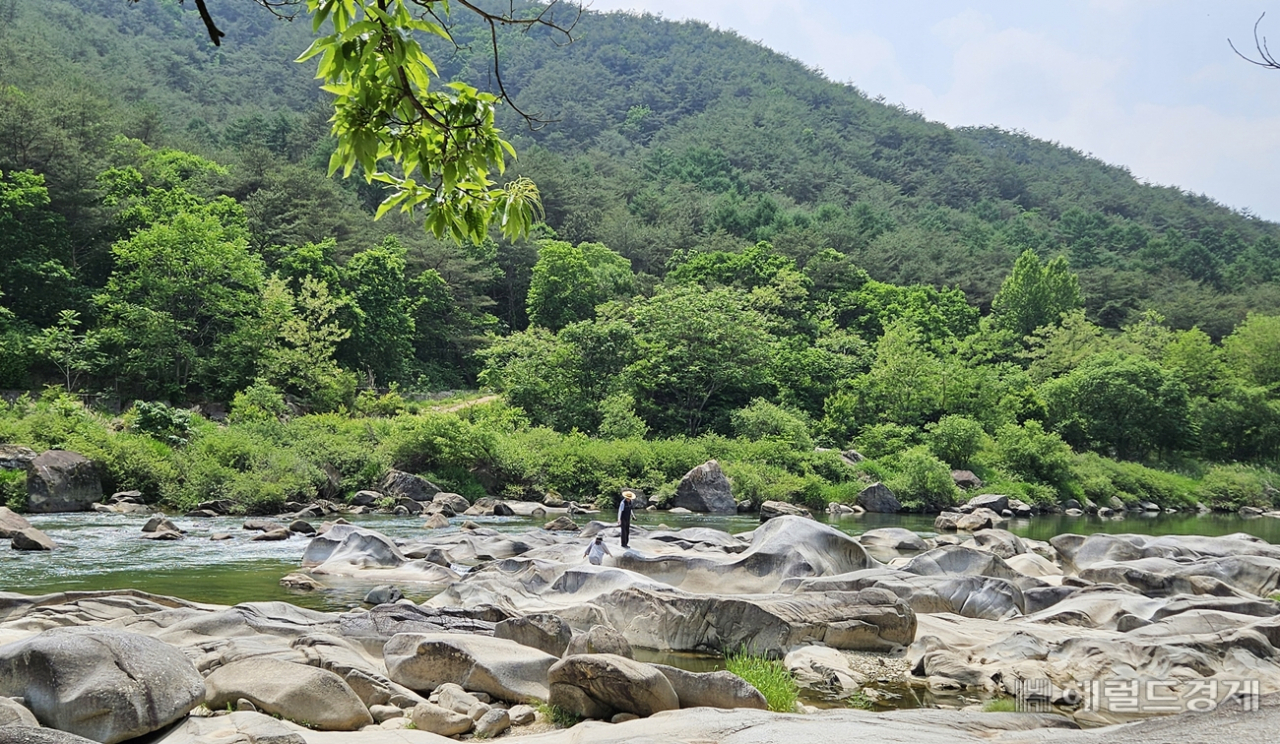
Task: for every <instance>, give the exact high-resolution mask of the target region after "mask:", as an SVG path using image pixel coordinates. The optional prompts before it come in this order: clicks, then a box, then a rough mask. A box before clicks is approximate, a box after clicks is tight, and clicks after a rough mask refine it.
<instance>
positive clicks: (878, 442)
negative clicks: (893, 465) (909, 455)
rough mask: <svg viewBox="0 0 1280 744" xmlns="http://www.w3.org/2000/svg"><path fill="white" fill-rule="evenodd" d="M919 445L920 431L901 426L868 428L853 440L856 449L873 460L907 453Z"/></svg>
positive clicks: (880, 425)
mask: <svg viewBox="0 0 1280 744" xmlns="http://www.w3.org/2000/svg"><path fill="white" fill-rule="evenodd" d="M919 443H920V430H919V429H916V428H914V427H911V426H901V425H899V424H876V425H874V426H868V427H866V428H865V429H863V430H862V432H861V433H860V434H858V436H857V437H855V438H854V440H853V446H854V449H856V450H858V453H859V454H861V455H862V456H863V457H869V458H871V459H872V460H878V459H880V458H881V457H887V456H890V455H896V454H898V453H899V452H905V451H907V450H908V449H911V448H912V447H914V446H915V445H917V444H919Z"/></svg>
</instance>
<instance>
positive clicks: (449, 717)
mask: <svg viewBox="0 0 1280 744" xmlns="http://www.w3.org/2000/svg"><path fill="white" fill-rule="evenodd" d="M409 720H411V721H413V727H414V728H416V729H418V730H419V731H426V732H427V733H429V734H436V735H437V736H458V735H460V734H465V733H467V732H468V731H470V730H471V727H472V726H474V725H475V721H473V720H471V716H468V715H467V714H465V713H457V712H455V711H452V710H449V709H448V708H445V707H443V706H440V705H436V704H435V703H418V704H417V705H416V706H414V707H413V708H412V709H411V710H410V711H409Z"/></svg>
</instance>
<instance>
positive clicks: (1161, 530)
mask: <svg viewBox="0 0 1280 744" xmlns="http://www.w3.org/2000/svg"><path fill="white" fill-rule="evenodd" d="M599 516H601V517H602V518H604V519H611V518H612V516H613V515H612V514H606V515H599ZM28 519H29V521H30V522H31V523H32V525H33V526H35V527H37V528H38V529H40V530H43V531H44V532H45V533H47V534H48V535H49V536H50V537H52V538H53V539H54V540H55V541H56V542H57V543H58V549H57V550H55V551H53V552H22V551H16V550H4V549H0V591H11V592H20V593H23V594H43V593H47V592H57V591H68V590H92V589H121V588H134V589H140V590H143V591H148V592H153V593H156V594H167V595H172V596H177V597H182V598H184V599H189V600H193V601H197V602H211V603H216V604H227V605H230V604H236V603H238V602H249V601H267V600H284V601H288V602H293V603H295V604H298V605H302V606H305V607H310V608H313V609H318V610H342V609H346V608H348V607H352V606H358V605H359V604H360V600H361V599H362V598H363V596H364V592H365V590H366V589H367V587H361V586H354V585H353V586H348V587H338V588H335V589H330V590H325V591H319V592H298V591H293V590H289V589H285V588H284V587H282V586H280V583H279V582H280V578H281V577H282V576H284V575H285V574H287V573H290V572H291V571H295V570H297V569H298V567H299V562H300V560H301V558H302V552H303V550H304V549H305V548H306V545H307V539H306V538H302V537H293V538H291V539H289V540H284V541H280V542H251V541H250V540H249V539H248V538H249V537H250V536H252V535H253V534H256V533H249V532H246V531H245V530H243V529H242V528H241V525H242V524H243V523H244V520H243V518H236V517H221V518H216V519H194V518H184V517H173V521H174V522H175V523H177V525H178V527H179V528H181V529H183V530H186V531H187V533H188V534H187V537H186V539H184V540H180V541H173V542H167V541H152V540H143V539H141V538H140V535H141V534H142V532H141V530H142V525H143V524H145V523H146V521H147V516H146V515H121V514H97V513H82V514H48V515H31V516H29V517H28ZM348 519H349V520H350V521H352V522H354V523H356V524H359V525H361V526H363V527H368V528H370V529H374V530H377V531H379V532H382V533H383V534H386V535H387V536H389V537H391V538H393V539H396V540H412V539H414V538H420V537H424V536H425V535H426V534H428V533H426V532H424V531H423V530H422V528H421V527H422V520H421V519H418V518H411V517H390V516H381V515H368V516H358V517H349V518H348ZM471 519H473V521H476V522H478V523H480V524H482V525H484V526H486V527H492V528H495V529H497V530H500V531H502V532H523V531H525V530H528V529H531V528H533V527H536V526H540V525H541V524H542V523H543V522H544V521H545V520H544V519H530V518H521V517H475V518H471ZM463 521H464V519H463V518H455V519H453V520H451V522H453V524H454V525H455V526H453V527H451V528H450V529H452V530H457V529H458V527H457V525H460V524H461V523H462V522H463ZM635 522H636V524H638V525H641V526H645V527H651V528H652V527H656V526H658V525H660V524H661V525H666V526H668V527H672V528H677V529H678V528H682V527H693V526H698V527H714V528H717V529H722V530H727V531H729V532H733V533H738V532H746V531H748V530H752V529H754V528H755V527H756V526H757V525H758V522H757V521H756V520H755V518H753V517H750V516H728V517H723V516H721V517H715V516H706V515H693V514H690V515H677V514H668V513H665V512H656V513H655V512H640V513H638V514H637V515H636V519H635ZM830 524H832V525H833V526H835V527H837V528H838V529H840V530H843V531H844V532H847V533H849V534H852V535H857V534H860V533H862V532H866V531H867V530H870V529H875V528H877V527H904V528H906V529H908V530H912V531H914V532H917V533H919V534H921V535H924V536H931V535H933V534H934V532H933V517H932V516H930V515H921V514H865V515H862V516H856V517H855V516H847V517H840V518H833V519H831V520H830ZM1004 526H1005V527H1006V528H1008V529H1009V530H1010V531H1011V532H1014V533H1015V534H1018V535H1021V536H1024V537H1031V538H1035V539H1038V540H1047V539H1049V538H1050V537H1053V536H1054V535H1058V534H1062V533H1067V532H1075V533H1079V534H1091V533H1094V532H1110V533H1125V532H1134V533H1141V534H1148V535H1169V534H1174V535H1183V534H1198V535H1227V534H1231V533H1236V532H1245V533H1248V534H1251V535H1256V536H1258V537H1261V538H1263V539H1264V540H1267V541H1268V542H1272V543H1280V519H1271V518H1256V519H1244V518H1241V517H1239V516H1236V515H1218V514H1209V515H1204V516H1197V515H1193V514H1182V513H1179V514H1151V515H1142V514H1135V515H1130V516H1128V517H1126V518H1124V519H1118V520H1116V519H1109V520H1104V519H1098V518H1097V517H1089V516H1083V517H1067V516H1061V515H1052V516H1040V517H1035V518H1033V519H1016V520H1011V521H1010V522H1008V523H1006V524H1005V525H1004ZM218 532H227V533H231V534H233V535H234V536H235V537H234V539H232V540H226V541H212V540H209V537H210V536H211V535H212V534H214V533H218ZM437 534H438V533H437ZM405 588H406V589H407V590H408V591H407V594H408V596H409V597H410V598H411V599H414V600H416V601H421V600H423V599H426V598H427V597H428V596H429V593H425V594H418V595H415V593H414V592H413V591H412V589H411V588H409V587H405Z"/></svg>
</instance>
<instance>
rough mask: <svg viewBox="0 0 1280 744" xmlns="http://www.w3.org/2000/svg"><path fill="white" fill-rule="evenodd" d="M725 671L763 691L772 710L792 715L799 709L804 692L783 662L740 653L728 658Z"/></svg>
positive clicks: (725, 662)
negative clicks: (797, 707)
mask: <svg viewBox="0 0 1280 744" xmlns="http://www.w3.org/2000/svg"><path fill="white" fill-rule="evenodd" d="M724 668H725V669H727V670H729V671H730V672H733V673H734V674H736V675H738V676H739V677H741V678H743V679H744V680H746V681H747V682H748V683H750V684H751V686H752V687H754V688H756V689H757V690H759V691H760V694H762V695H764V699H765V702H767V703H768V704H769V710H772V711H776V712H778V713H790V712H791V711H792V710H794V709H795V706H796V700H797V699H798V698H799V697H800V691H799V688H798V687H797V686H796V681H795V680H794V679H793V678H792V677H791V672H790V671H789V670H788V669H787V667H786V666H785V665H783V663H782V662H780V661H774V660H772V659H766V658H765V657H763V656H754V655H751V654H748V653H747V652H745V651H738V652H736V653H732V654H729V655H728V656H726V657H725V659H724Z"/></svg>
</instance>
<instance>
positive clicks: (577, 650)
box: [564, 625, 635, 659]
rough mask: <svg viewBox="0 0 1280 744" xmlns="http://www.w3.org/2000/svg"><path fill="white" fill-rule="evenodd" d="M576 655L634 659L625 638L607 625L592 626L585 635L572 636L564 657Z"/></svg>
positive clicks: (633, 654) (633, 653) (629, 644)
mask: <svg viewBox="0 0 1280 744" xmlns="http://www.w3.org/2000/svg"><path fill="white" fill-rule="evenodd" d="M577 654H613V655H614V656H622V657H625V658H628V659H633V658H635V652H634V651H632V650H631V643H630V642H628V641H627V637H626V636H624V635H622V634H621V633H619V632H618V631H616V630H614V629H613V628H610V627H609V626H607V625H592V626H591V629H590V630H588V631H587V632H586V633H579V634H578V635H576V636H574V637H573V640H572V641H569V647H568V648H566V649H565V652H564V655H565V656H574V655H577Z"/></svg>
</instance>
